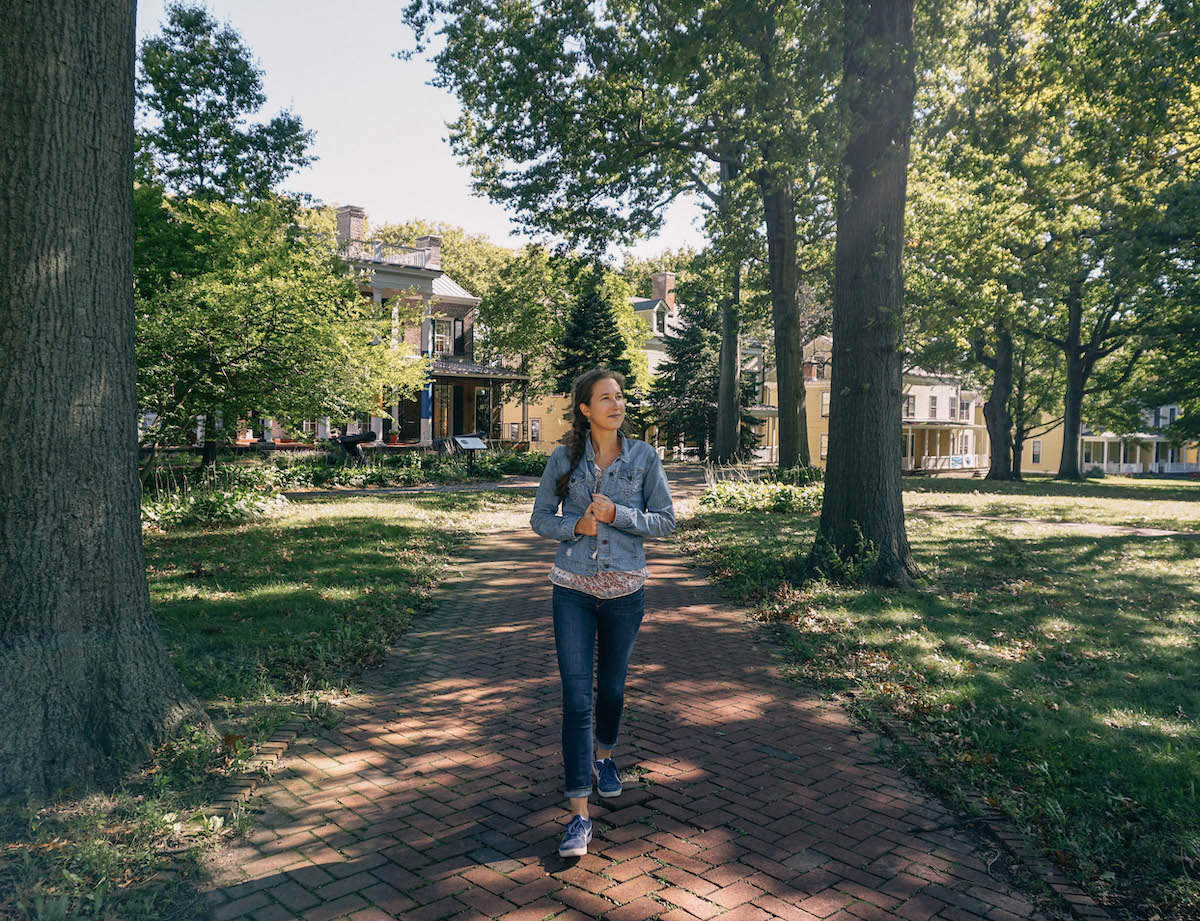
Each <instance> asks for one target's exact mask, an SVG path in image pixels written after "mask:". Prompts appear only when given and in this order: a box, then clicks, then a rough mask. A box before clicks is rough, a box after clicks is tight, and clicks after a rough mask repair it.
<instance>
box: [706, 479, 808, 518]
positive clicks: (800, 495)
mask: <svg viewBox="0 0 1200 921" xmlns="http://www.w3.org/2000/svg"><path fill="white" fill-rule="evenodd" d="M824 497H825V487H824V485H822V484H821V483H810V484H809V485H807V486H792V485H790V484H788V483H751V482H745V481H742V482H738V481H734V480H726V481H725V482H721V483H713V484H711V485H710V486H709V487H708V488H707V489H705V490H704V493H703V494H702V495H701V496H700V505H701V506H703V507H705V508H716V509H733V510H736V511H740V512H799V513H802V514H808V515H816V514H818V513H819V512H820V511H821V502H822V500H823V499H824Z"/></svg>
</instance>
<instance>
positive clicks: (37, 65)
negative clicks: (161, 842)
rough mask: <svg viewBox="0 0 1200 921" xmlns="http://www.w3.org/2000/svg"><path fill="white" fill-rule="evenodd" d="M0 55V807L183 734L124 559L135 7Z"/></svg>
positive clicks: (73, 0)
mask: <svg viewBox="0 0 1200 921" xmlns="http://www.w3.org/2000/svg"><path fill="white" fill-rule="evenodd" d="M6 12H7V18H6V22H7V25H6V26H5V28H4V30H3V34H2V36H0V43H2V46H0V86H3V87H4V92H3V93H0V175H3V176H4V182H3V184H0V298H2V303H3V310H2V311H0V429H2V430H3V431H4V433H5V437H4V438H3V439H2V440H0V700H2V701H3V702H4V705H3V707H2V708H0V797H4V798H8V797H24V796H26V795H29V794H32V795H33V796H38V797H40V796H46V795H51V794H54V793H55V792H57V791H60V790H62V789H63V788H65V787H68V786H70V787H77V786H86V785H89V784H92V783H97V782H107V781H111V780H113V779H115V778H116V777H117V776H119V773H120V771H121V770H122V768H123V767H125V766H127V765H128V764H129V763H130V762H135V761H138V760H141V759H142V758H143V757H144V756H146V755H147V754H148V753H149V751H150V750H151V748H152V747H153V746H155V745H157V744H158V743H160V742H161V741H163V740H164V739H165V738H166V737H167V736H168V735H169V734H170V733H172V732H173V731H174V730H176V729H177V728H178V727H179V726H180V724H181V723H183V722H184V721H187V720H196V721H200V722H204V723H207V717H206V716H205V715H204V713H203V711H202V710H200V709H199V707H198V706H197V705H196V703H195V702H194V701H193V700H192V699H191V698H190V697H189V696H188V695H187V694H186V692H185V691H184V690H183V688H182V686H181V685H180V682H179V679H178V676H177V675H176V674H175V672H174V670H173V669H172V667H171V664H170V662H169V660H168V658H167V654H166V650H165V648H164V646H163V644H162V641H161V639H160V637H159V634H158V629H157V627H156V626H155V623H154V619H153V617H152V615H151V612H150V598H149V592H148V591H147V587H146V567H145V562H144V560H143V556H142V536H141V523H140V514H139V507H138V503H139V484H138V474H137V450H138V447H137V427H136V409H137V399H136V393H135V383H136V379H135V370H134V341H133V270H132V256H133V197H132V190H133V68H134V3H133V0H114V2H112V3H89V2H85V0H67V2H64V3H59V4H50V5H44V4H33V3H17V4H9V5H8V7H7V10H6Z"/></svg>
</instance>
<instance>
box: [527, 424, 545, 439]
mask: <svg viewBox="0 0 1200 921" xmlns="http://www.w3.org/2000/svg"><path fill="white" fill-rule="evenodd" d="M529 440H530V441H541V440H542V420H541V419H530V420H529Z"/></svg>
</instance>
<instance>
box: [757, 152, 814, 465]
mask: <svg viewBox="0 0 1200 921" xmlns="http://www.w3.org/2000/svg"><path fill="white" fill-rule="evenodd" d="M759 188H760V190H761V193H762V199H763V216H764V220H765V223H766V228H767V263H768V268H769V274H770V281H771V316H772V319H773V320H774V325H775V376H776V381H777V382H778V387H779V401H778V402H779V466H780V467H781V468H787V467H797V466H799V467H807V466H809V464H810V463H811V458H810V456H809V450H808V421H807V416H806V413H805V405H804V364H803V355H804V336H803V334H804V330H803V329H802V328H801V322H800V303H799V289H800V286H799V269H798V267H797V264H796V205H795V201H794V200H793V198H792V183H791V180H790V178H789V177H787V176H782V175H780V174H779V173H778V172H775V171H768V170H764V171H763V173H762V175H761V176H760V178H759Z"/></svg>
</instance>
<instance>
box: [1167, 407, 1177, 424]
mask: <svg viewBox="0 0 1200 921" xmlns="http://www.w3.org/2000/svg"><path fill="white" fill-rule="evenodd" d="M1176 412H1178V410H1177V409H1176V408H1175V407H1174V406H1172V407H1171V408H1170V409H1168V410H1167V425H1174V424H1175V413H1176Z"/></svg>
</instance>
